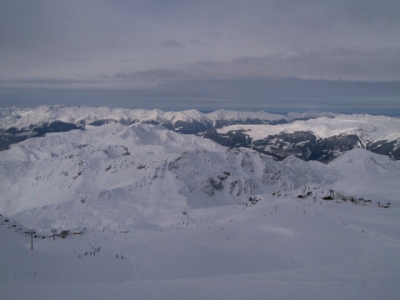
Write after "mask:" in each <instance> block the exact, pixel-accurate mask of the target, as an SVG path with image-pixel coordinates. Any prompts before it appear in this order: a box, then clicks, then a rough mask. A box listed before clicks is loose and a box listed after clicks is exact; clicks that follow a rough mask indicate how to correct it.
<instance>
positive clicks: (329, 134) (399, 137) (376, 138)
mask: <svg viewBox="0 0 400 300" xmlns="http://www.w3.org/2000/svg"><path fill="white" fill-rule="evenodd" d="M204 137H207V138H210V139H212V140H214V141H216V142H218V143H220V144H222V145H225V146H229V147H249V148H253V149H254V150H257V151H259V152H262V153H266V154H270V155H273V156H275V157H277V158H284V157H287V156H288V155H295V156H297V157H299V158H302V159H304V160H319V161H322V162H329V161H331V160H332V159H334V158H335V157H338V156H340V155H341V154H342V153H344V152H346V151H348V150H351V149H354V148H365V149H368V150H370V151H373V152H376V153H379V154H384V155H387V156H389V157H391V158H392V159H396V160H398V159H400V119H398V118H391V117H385V116H370V115H338V116H335V117H331V118H327V117H320V118H316V119H309V120H305V121H304V120H297V121H294V122H291V123H286V124H277V125H232V126H226V127H223V128H220V129H217V130H210V131H208V132H207V133H206V134H205V135H204Z"/></svg>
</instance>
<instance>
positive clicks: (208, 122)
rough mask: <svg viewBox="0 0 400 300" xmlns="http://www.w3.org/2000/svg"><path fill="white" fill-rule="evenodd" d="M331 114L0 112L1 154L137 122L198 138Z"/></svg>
mask: <svg viewBox="0 0 400 300" xmlns="http://www.w3.org/2000/svg"><path fill="white" fill-rule="evenodd" d="M333 115H334V114H331V113H316V112H309V113H301V114H299V113H291V114H289V115H288V116H283V115H275V114H270V113H267V112H238V111H227V110H218V111H214V112H212V113H208V114H205V113H201V112H199V111H197V110H187V111H178V112H171V111H170V112H166V111H161V110H158V109H154V110H144V109H135V110H129V109H111V108H105V107H100V108H92V107H69V106H40V107H36V108H22V109H21V108H15V107H14V108H0V150H4V149H7V148H8V147H9V145H11V144H13V143H17V142H20V141H22V140H24V139H26V138H30V137H38V136H43V135H44V134H46V133H49V132H66V131H70V130H74V129H85V128H86V127H87V126H89V125H90V126H101V125H103V124H107V123H121V124H124V125H130V124H134V123H137V122H143V123H149V124H156V125H163V126H165V127H166V128H168V129H171V130H175V131H176V132H179V133H185V134H197V133H200V132H204V131H206V130H209V129H212V128H220V127H223V126H226V125H232V124H280V123H287V122H291V121H293V120H296V119H309V118H316V117H320V116H333Z"/></svg>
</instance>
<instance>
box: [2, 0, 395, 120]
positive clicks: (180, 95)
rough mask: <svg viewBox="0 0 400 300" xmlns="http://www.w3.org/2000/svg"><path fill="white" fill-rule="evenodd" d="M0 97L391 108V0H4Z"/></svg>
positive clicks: (117, 103) (143, 104) (136, 104)
mask: <svg viewBox="0 0 400 300" xmlns="http://www.w3.org/2000/svg"><path fill="white" fill-rule="evenodd" d="M0 101H1V102H0V106H1V107H5V106H12V105H16V106H37V105H41V104H66V105H87V106H109V107H126V108H160V109H164V110H181V109H192V108H196V109H199V110H213V109H218V108H225V109H240V110H243V109H245V110H267V111H272V112H278V111H281V112H284V111H304V110H329V111H339V112H360V113H365V112H367V113H386V114H392V115H396V114H397V115H400V1H399V0H379V1H377V0H343V1H342V0H329V1H328V0H319V1H316V0H315V1H313V0H301V1H299V0H293V1H290V0H288V1H287V0H279V1H278V0H276V1H269V0H260V1H258V0H246V1H244V0H243V1H239V0H222V1H218V0H210V1H209V0H201V1H194V0H192V1H190V0H182V1H181V0H156V1H152V0H143V1H141V0H132V1H128V0H109V1H106V0H104V1H102V0H96V1H95V0H93V1H92V0H79V1H74V0H65V1H60V0H48V1H45V0H44V1H42V0H35V1H26V0H2V1H0Z"/></svg>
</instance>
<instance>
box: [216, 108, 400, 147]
mask: <svg viewBox="0 0 400 300" xmlns="http://www.w3.org/2000/svg"><path fill="white" fill-rule="evenodd" d="M238 130H244V131H246V135H248V136H250V137H251V138H252V139H253V140H261V139H263V138H265V137H267V136H269V135H276V134H279V133H282V132H289V133H293V132H297V131H306V132H311V133H313V134H314V135H315V136H317V137H318V138H329V137H332V136H337V135H340V134H347V135H349V134H355V135H357V136H358V137H360V139H361V140H362V141H364V142H373V141H378V140H388V141H393V140H397V139H399V138H400V119H398V118H392V117H386V116H371V115H338V116H335V117H333V118H328V117H321V118H317V119H310V120H306V121H300V120H298V121H295V122H293V123H288V124H278V125H232V126H226V127H224V128H221V129H218V130H217V131H218V133H221V134H226V133H228V132H233V131H238Z"/></svg>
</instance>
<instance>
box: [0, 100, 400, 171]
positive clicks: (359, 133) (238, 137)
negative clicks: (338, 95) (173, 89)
mask: <svg viewBox="0 0 400 300" xmlns="http://www.w3.org/2000/svg"><path fill="white" fill-rule="evenodd" d="M138 122H142V123H146V124H154V125H162V126H164V127H166V128H168V129H171V130H174V131H176V132H179V133H184V134H197V135H200V136H203V137H205V138H209V139H212V140H213V141H215V142H217V143H219V144H221V145H223V146H227V147H233V148H238V147H246V148H252V149H254V150H256V151H258V152H260V153H264V154H268V155H272V156H274V157H275V158H276V159H279V160H282V159H284V158H285V157H288V156H289V155H295V156H297V157H299V158H301V159H303V160H318V161H321V162H324V163H327V162H329V161H331V160H332V159H334V158H335V157H338V156H339V155H340V154H342V153H344V152H346V151H348V150H351V149H354V148H366V149H368V150H370V151H373V152H375V153H379V154H384V155H387V156H389V157H391V158H392V159H396V160H397V159H400V150H399V149H400V148H399V144H400V143H399V132H400V125H399V124H400V119H398V118H390V117H385V116H370V115H336V114H333V113H319V112H306V113H288V114H287V115H286V116H284V115H277V114H270V113H268V112H264V111H260V112H240V111H228V110H218V111H214V112H211V113H201V112H199V111H197V110H187V111H178V112H171V111H170V112H166V111H161V110H157V109H154V110H143V109H136V110H129V109H111V108H104V107H102V108H90V107H69V106H40V107H36V108H33V109H31V108H24V109H19V108H1V109H0V150H4V149H8V148H9V146H10V145H11V144H14V143H17V142H20V141H22V140H25V139H27V138H32V137H39V136H44V135H45V134H46V133H50V132H67V131H70V130H75V129H81V130H85V129H87V128H89V127H90V126H101V125H104V124H108V123H120V124H123V125H125V126H129V125H131V124H135V123H138Z"/></svg>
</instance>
